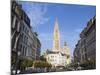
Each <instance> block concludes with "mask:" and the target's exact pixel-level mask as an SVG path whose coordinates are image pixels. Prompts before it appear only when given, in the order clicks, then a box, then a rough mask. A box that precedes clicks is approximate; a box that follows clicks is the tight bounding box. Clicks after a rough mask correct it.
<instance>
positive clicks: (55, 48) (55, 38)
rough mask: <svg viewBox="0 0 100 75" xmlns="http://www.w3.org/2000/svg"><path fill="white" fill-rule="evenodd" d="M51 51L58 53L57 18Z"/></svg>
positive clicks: (58, 34)
mask: <svg viewBox="0 0 100 75" xmlns="http://www.w3.org/2000/svg"><path fill="white" fill-rule="evenodd" d="M53 51H55V52H58V51H60V33H59V26H58V20H57V18H56V21H55V25H54V35H53Z"/></svg>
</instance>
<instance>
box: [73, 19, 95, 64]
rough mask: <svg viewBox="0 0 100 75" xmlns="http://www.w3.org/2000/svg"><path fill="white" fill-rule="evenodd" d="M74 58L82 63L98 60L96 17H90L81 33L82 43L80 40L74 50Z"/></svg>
mask: <svg viewBox="0 0 100 75" xmlns="http://www.w3.org/2000/svg"><path fill="white" fill-rule="evenodd" d="M79 52H80V53H79ZM74 59H75V60H76V59H77V60H79V61H80V63H84V62H86V61H92V62H96V17H93V18H92V19H90V21H88V23H87V26H86V27H85V28H84V29H83V31H82V32H81V33H80V43H79V42H78V44H77V45H76V48H75V50H74Z"/></svg>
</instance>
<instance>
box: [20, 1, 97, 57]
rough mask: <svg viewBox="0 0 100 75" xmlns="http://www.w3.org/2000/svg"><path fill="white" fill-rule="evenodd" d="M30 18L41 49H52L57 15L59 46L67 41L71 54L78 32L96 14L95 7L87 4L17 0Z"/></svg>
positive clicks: (77, 38)
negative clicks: (21, 0)
mask: <svg viewBox="0 0 100 75" xmlns="http://www.w3.org/2000/svg"><path fill="white" fill-rule="evenodd" d="M19 3H20V4H22V8H23V10H25V12H26V13H27V15H28V16H29V18H30V20H31V26H32V27H33V31H36V32H37V33H38V35H39V36H38V37H39V39H40V41H41V44H42V47H41V51H42V52H44V51H45V50H46V49H52V45H53V31H54V23H55V19H56V17H57V19H58V24H59V29H60V35H61V39H60V40H61V46H63V43H64V41H66V42H67V44H68V46H69V48H70V52H71V56H72V55H73V51H74V48H75V44H76V43H77V41H78V40H79V33H80V32H81V31H82V30H83V29H84V27H86V24H87V22H88V21H89V20H90V19H91V18H92V17H93V16H95V15H96V7H95V6H88V5H73V4H56V3H36V2H19Z"/></svg>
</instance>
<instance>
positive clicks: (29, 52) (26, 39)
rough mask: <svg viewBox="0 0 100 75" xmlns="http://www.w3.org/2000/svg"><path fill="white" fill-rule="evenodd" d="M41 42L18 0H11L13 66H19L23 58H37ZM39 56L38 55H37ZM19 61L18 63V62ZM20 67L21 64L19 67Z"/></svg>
mask: <svg viewBox="0 0 100 75" xmlns="http://www.w3.org/2000/svg"><path fill="white" fill-rule="evenodd" d="M40 49H41V43H40V40H39V39H38V36H37V35H36V32H33V31H32V27H31V25H30V19H29V17H28V16H27V14H26V13H25V11H24V10H23V9H22V6H21V5H19V4H18V3H17V2H16V1H11V62H12V64H11V66H12V68H13V69H14V68H16V67H18V66H17V64H20V63H21V62H22V60H26V59H28V60H32V61H34V60H36V59H37V58H38V59H39V56H40ZM37 56H38V57H37ZM17 62H18V63H17ZM18 68H20V65H19V67H18Z"/></svg>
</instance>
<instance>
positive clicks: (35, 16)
mask: <svg viewBox="0 0 100 75" xmlns="http://www.w3.org/2000/svg"><path fill="white" fill-rule="evenodd" d="M21 4H22V8H23V9H24V10H25V12H26V13H27V15H28V16H29V18H30V20H31V26H32V27H36V26H37V25H43V24H44V23H46V22H47V21H48V20H49V17H46V16H45V14H46V12H47V5H46V4H40V3H34V2H31V1H30V2H21Z"/></svg>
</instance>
